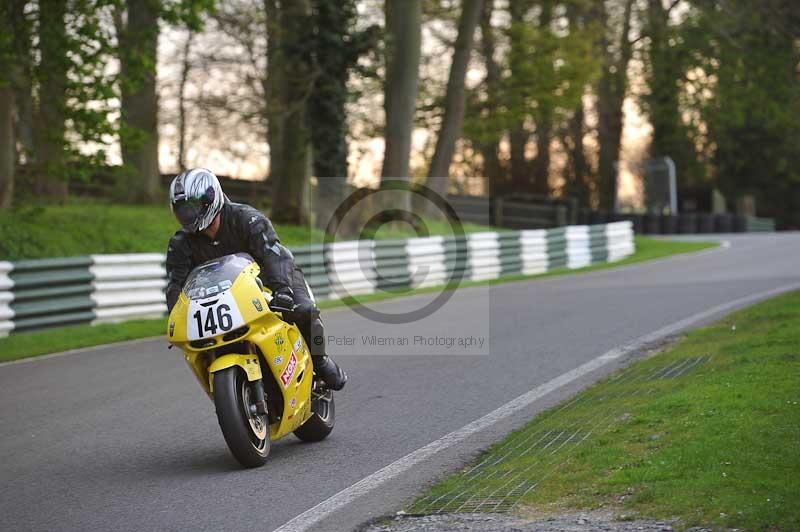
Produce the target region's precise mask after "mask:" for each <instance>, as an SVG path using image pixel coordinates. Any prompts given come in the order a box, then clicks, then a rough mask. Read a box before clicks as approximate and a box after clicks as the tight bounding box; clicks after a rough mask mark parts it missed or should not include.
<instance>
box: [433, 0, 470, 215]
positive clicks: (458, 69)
mask: <svg viewBox="0 0 800 532" xmlns="http://www.w3.org/2000/svg"><path fill="white" fill-rule="evenodd" d="M482 4H483V0H464V1H463V7H462V8H461V18H460V20H459V23H458V36H457V37H456V43H455V47H454V51H453V62H452V64H451V65H450V77H449V79H448V80H447V93H446V94H445V100H444V117H443V118H442V128H441V130H440V131H439V136H438V138H437V140H436V149H435V150H434V152H433V158H432V159H431V166H430V169H429V170H428V186H429V187H431V188H432V189H433V190H434V191H435V192H437V193H438V194H439V195H440V196H442V197H445V196H446V195H447V187H448V184H449V182H450V180H449V177H450V163H451V162H452V160H453V153H454V152H455V149H456V141H457V140H458V137H459V136H460V135H461V125H462V124H463V122H464V107H465V104H466V91H465V89H464V85H465V78H466V75H467V67H468V66H469V58H470V55H471V53H472V43H473V41H474V37H475V27H476V26H477V25H478V19H479V18H480V15H481V7H482ZM432 178H439V179H432ZM431 207H432V209H431V210H430V211H429V213H428V214H429V215H435V214H436V213H439V210H438V209H436V208H435V207H433V206H432V205H431Z"/></svg>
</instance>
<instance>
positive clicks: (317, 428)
mask: <svg viewBox="0 0 800 532" xmlns="http://www.w3.org/2000/svg"><path fill="white" fill-rule="evenodd" d="M335 421H336V405H335V403H334V402H333V392H332V391H331V390H325V393H321V394H317V393H316V392H313V395H312V399H311V417H310V418H308V421H306V422H305V423H303V425H302V426H301V427H300V428H298V429H297V430H295V431H294V435H295V436H297V437H298V438H300V439H301V440H302V441H305V442H315V441H321V440H324V439H325V438H326V437H327V436H328V434H330V433H331V431H332V430H333V424H334V422H335Z"/></svg>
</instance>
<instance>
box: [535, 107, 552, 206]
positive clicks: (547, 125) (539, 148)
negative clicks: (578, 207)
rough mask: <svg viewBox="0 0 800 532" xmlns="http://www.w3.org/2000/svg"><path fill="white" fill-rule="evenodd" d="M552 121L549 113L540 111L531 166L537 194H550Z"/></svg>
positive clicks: (544, 110) (545, 110)
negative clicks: (534, 154) (534, 153)
mask: <svg viewBox="0 0 800 532" xmlns="http://www.w3.org/2000/svg"><path fill="white" fill-rule="evenodd" d="M552 129H553V119H552V117H551V116H550V111H549V110H547V109H542V112H540V113H539V119H538V121H537V123H536V158H535V159H534V160H533V163H532V164H531V169H532V174H533V190H534V192H536V193H537V194H541V195H544V196H547V195H549V194H550V141H551V140H552Z"/></svg>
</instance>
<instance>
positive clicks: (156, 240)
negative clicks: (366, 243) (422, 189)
mask: <svg viewBox="0 0 800 532" xmlns="http://www.w3.org/2000/svg"><path fill="white" fill-rule="evenodd" d="M425 225H426V226H427V229H428V231H429V232H430V234H450V233H452V231H451V230H450V227H449V226H448V225H447V223H445V222H439V221H435V220H425ZM275 229H276V230H277V232H278V235H279V236H280V238H281V241H282V242H283V243H284V244H286V245H287V246H289V247H297V246H303V245H307V244H312V243H317V242H322V241H323V239H324V232H323V231H321V230H319V229H316V228H311V227H303V226H295V225H285V224H276V226H275ZM177 230H178V224H177V223H176V222H175V219H174V218H173V217H172V214H171V213H170V210H169V206H168V205H167V204H166V203H165V204H164V205H126V204H120V203H110V202H103V201H99V200H89V199H81V198H74V199H72V200H70V201H69V203H67V204H66V205H22V206H19V207H15V208H13V209H6V210H0V260H22V259H40V258H51V257H72V256H78V255H89V254H93V253H145V252H158V253H164V252H165V251H166V247H167V241H168V240H169V237H171V236H172V235H173V234H174V233H175V231H177ZM487 230H492V228H490V227H486V226H482V225H477V224H470V223H467V224H464V231H466V232H468V233H471V232H477V231H487ZM409 236H416V235H415V232H414V230H413V229H412V228H411V227H410V226H407V225H405V224H390V225H387V226H383V227H381V228H379V229H378V231H377V232H376V234H375V237H376V238H379V239H390V238H406V237H409Z"/></svg>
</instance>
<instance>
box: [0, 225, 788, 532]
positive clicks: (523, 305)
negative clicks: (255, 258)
mask: <svg viewBox="0 0 800 532" xmlns="http://www.w3.org/2000/svg"><path fill="white" fill-rule="evenodd" d="M726 239H727V240H729V241H730V243H731V245H730V247H728V248H724V249H718V250H714V251H710V252H702V253H698V254H693V255H686V256H678V257H674V258H670V259H666V260H661V261H657V262H652V263H643V264H639V265H635V266H629V267H624V268H621V269H616V270H608V271H601V272H594V273H590V274H585V275H578V276H567V277H560V278H551V279H546V280H539V281H532V282H518V283H508V284H503V285H495V286H491V287H482V288H471V289H464V290H460V291H457V292H455V293H454V294H453V297H452V298H451V299H450V300H449V301H448V302H447V303H446V304H445V305H444V306H443V307H442V308H440V309H439V310H437V311H436V312H435V313H434V314H432V315H431V316H429V317H427V318H426V319H424V320H421V321H417V322H415V323H410V324H405V325H388V324H384V323H380V322H375V321H370V320H368V319H366V318H364V317H362V316H360V315H358V314H356V313H354V312H353V311H352V310H349V309H341V310H333V311H328V312H326V313H325V320H326V326H327V330H328V331H329V333H330V334H331V335H333V336H335V337H336V339H335V340H336V342H337V343H339V345H336V346H332V347H331V351H332V352H333V353H334V354H335V355H336V356H337V359H338V360H339V361H340V363H341V364H342V365H344V366H345V367H346V368H347V370H348V372H349V374H350V383H349V384H348V386H347V388H346V389H345V390H344V391H343V392H341V393H339V394H338V395H337V396H336V407H337V424H336V429H335V430H334V433H333V434H332V435H331V437H330V438H329V439H328V440H326V441H324V442H322V443H318V444H302V443H300V442H299V441H298V440H296V439H294V438H293V437H290V438H287V439H284V440H281V441H280V442H277V443H275V444H274V445H273V450H272V454H271V456H270V460H269V462H268V463H267V465H266V466H265V467H263V468H260V469H257V470H249V471H244V470H241V469H240V468H239V467H238V466H237V465H236V463H235V462H234V461H233V459H232V458H231V457H230V455H229V453H228V450H227V448H226V447H225V443H224V441H223V439H222V436H221V434H220V432H219V428H218V426H217V422H216V419H215V416H214V409H213V405H212V404H211V402H210V401H209V400H208V399H207V398H206V397H205V395H204V394H203V392H202V391H201V389H200V387H199V385H198V384H197V383H196V382H195V380H194V377H193V376H192V375H191V373H190V372H189V370H188V368H187V367H186V366H185V364H184V362H183V360H182V359H181V357H180V354H179V353H177V352H175V351H174V350H173V351H168V350H167V349H166V344H165V342H164V341H163V340H148V341H140V342H134V343H129V344H125V345H122V346H111V347H104V348H100V349H92V350H85V351H80V352H76V353H71V354H68V355H64V356H57V357H50V358H45V359H40V360H32V361H28V362H24V363H16V364H7V365H3V366H0V433H1V434H2V439H1V440H0V457H2V459H0V479H1V480H2V482H1V483H0V530H4V531H5V530H8V531H18V530H19V531H22V530H36V531H57V530H75V531H95V530H97V531H108V530H115V531H125V530H190V529H191V530H194V531H203V530H216V531H219V530H225V531H239V530H241V531H245V530H246V531H255V530H257V531H269V530H275V529H276V528H278V527H281V526H282V525H284V524H285V523H287V522H291V523H294V524H292V525H290V527H292V526H293V527H294V528H293V529H302V526H303V525H302V520H300V521H298V520H297V519H295V518H296V517H297V516H301V515H304V516H305V517H306V521H308V519H307V518H308V515H309V513H308V512H307V510H309V509H311V508H313V507H315V506H317V505H318V504H320V503H323V504H322V505H321V506H319V507H318V508H325V509H326V510H325V511H326V513H325V515H324V519H322V520H321V521H320V522H319V523H316V524H314V526H313V530H317V531H339V530H348V529H352V528H354V527H357V526H358V525H359V524H360V523H363V522H365V521H367V520H369V519H371V518H374V517H377V516H380V515H384V514H386V513H389V512H393V511H396V510H398V509H400V508H401V507H402V505H403V503H404V502H407V501H409V500H410V498H413V496H414V494H415V493H416V492H417V491H418V490H420V489H422V488H423V487H424V486H425V485H426V484H427V483H429V482H431V481H432V480H434V479H435V478H437V477H438V476H439V475H441V474H442V471H444V470H448V469H453V468H455V467H458V466H459V465H460V464H462V463H463V461H464V460H466V459H468V458H469V457H470V456H472V455H473V454H474V453H475V452H476V451H477V450H479V449H481V448H483V447H485V446H487V445H488V444H489V443H490V442H492V441H494V440H495V439H496V438H498V437H500V436H501V435H502V434H504V433H506V432H507V431H509V430H511V429H512V428H514V427H516V426H518V425H519V424H520V423H522V422H523V421H524V420H525V419H528V418H530V416H532V415H533V414H534V413H536V412H537V411H540V410H541V409H543V408H546V407H547V406H549V405H551V404H553V403H554V402H556V401H558V400H560V399H562V398H564V397H566V396H568V395H569V394H571V393H574V392H575V391H576V390H577V389H579V388H580V387H582V386H585V385H586V384H587V383H589V382H591V381H593V380H595V379H597V378H598V377H600V376H601V375H603V374H606V373H608V372H609V371H612V370H614V369H615V368H617V367H619V366H620V365H621V364H624V363H625V361H626V359H627V358H628V356H627V355H626V356H625V357H619V358H615V359H613V360H612V359H611V358H609V359H608V363H604V364H602V365H600V364H598V365H597V368H596V369H594V370H593V371H590V372H587V373H585V374H580V376H579V377H578V378H575V379H572V380H570V381H569V382H568V383H567V384H566V385H564V386H561V387H559V388H558V389H555V390H554V391H552V393H549V394H547V395H545V396H543V397H541V398H539V399H537V400H536V401H533V402H532V404H530V405H527V406H525V407H524V408H519V409H517V410H516V411H515V412H514V413H513V414H512V415H508V416H502V417H498V418H497V419H496V422H492V423H491V424H489V425H487V426H482V428H481V430H480V431H477V432H475V433H474V434H473V433H470V434H469V435H468V436H465V437H463V438H461V439H458V440H457V441H456V440H454V439H452V438H450V439H448V438H444V439H442V437H443V436H446V435H448V434H450V433H452V432H453V431H457V430H458V429H461V428H462V427H464V426H466V425H469V424H470V423H471V422H473V421H475V420H476V419H478V418H481V417H482V416H485V415H486V414H488V413H490V412H492V411H495V410H496V409H498V408H501V409H502V406H503V405H504V404H506V403H508V402H509V401H511V400H513V399H515V398H517V397H518V396H520V395H523V394H526V393H527V392H529V391H530V390H532V389H536V388H537V387H539V386H541V385H543V384H545V383H549V382H551V381H553V379H556V378H558V377H559V376H561V375H564V374H565V373H567V372H570V371H572V370H575V369H576V368H579V367H581V366H582V365H584V364H586V363H587V362H589V361H592V360H595V359H597V357H599V356H600V355H602V354H603V353H606V352H609V351H610V350H613V349H614V348H616V347H617V346H620V345H624V344H626V343H629V342H631V341H632V340H634V339H637V338H641V337H642V336H646V335H648V334H650V335H652V333H653V332H654V331H658V330H667V329H669V326H671V324H675V323H676V322H681V320H684V319H685V318H686V317H687V316H693V315H695V316H699V317H698V319H697V320H696V321H698V323H694V322H693V323H692V324H691V325H693V326H694V325H698V324H699V322H705V321H710V320H711V319H713V318H714V317H716V316H717V315H719V314H721V313H722V312H723V311H728V310H730V307H737V306H740V305H741V304H744V300H743V298H748V297H750V296H752V297H750V299H749V300H748V301H752V300H754V299H757V298H758V297H760V296H761V295H764V294H766V293H767V292H770V291H775V290H776V289H778V290H780V289H783V288H786V287H789V286H792V285H797V283H798V282H800V268H799V267H798V265H800V234H774V235H754V236H731V237H726ZM433 297H434V296H433V295H426V296H416V297H412V298H406V299H402V300H395V301H384V302H381V303H379V304H374V305H372V308H374V309H377V310H380V311H383V312H388V313H397V312H402V311H408V310H413V309H414V308H419V307H420V306H421V305H423V304H425V303H426V302H428V301H430V300H432V299H433ZM736 301H740V302H739V303H734V304H733V305H731V306H730V307H719V306H720V305H725V304H727V303H730V302H736ZM715 307H718V310H712V311H710V312H706V311H709V309H714V308H715ZM665 327H667V329H665ZM681 327H682V326H681V325H679V326H678V327H673V330H674V329H675V328H681ZM673 332H674V331H673ZM372 336H374V337H375V338H374V339H373V338H372ZM415 336H418V337H421V338H420V339H419V340H415V338H414V337H415ZM403 338H405V339H407V340H408V341H409V345H403V344H402V343H403ZM481 338H483V339H484V344H483V345H480V344H479V341H480V339H481ZM459 340H460V343H459ZM415 342H416V343H417V345H414V344H415ZM348 343H350V344H351V345H346V344H348ZM380 343H383V344H385V345H378V344H380ZM584 367H585V366H584ZM484 425H485V424H484ZM431 442H438V443H441V442H446V444H444V445H438V447H436V448H437V449H439V452H436V453H432V454H431V455H430V456H428V457H427V458H426V459H425V460H419V461H417V462H415V463H413V464H412V465H413V466H412V465H408V464H406V465H407V466H408V467H405V468H400V469H397V470H396V472H395V474H393V475H390V476H385V477H382V480H380V481H379V482H378V481H376V482H372V483H371V484H370V483H368V485H369V486H370V487H369V489H367V490H362V491H360V492H359V494H358V496H357V497H351V498H349V499H348V498H343V497H342V496H341V493H340V492H342V490H348V488H350V487H351V486H353V485H354V484H355V483H357V482H359V481H360V480H362V479H364V478H365V477H368V478H369V479H373V480H374V479H375V478H376V477H375V475H374V474H375V472H376V471H379V470H381V469H382V468H385V466H387V465H390V464H394V463H403V462H402V460H401V459H402V458H403V457H405V456H407V455H408V454H409V453H413V452H414V451H417V450H418V449H420V448H423V447H425V446H426V445H429V444H431ZM398 460H401V462H396V461H398ZM406 462H408V461H407V460H406ZM351 492H352V490H351ZM351 492H347V491H345V493H351ZM337 493H340V495H339V496H337V495H336V494H337ZM331 497H334V498H333V499H330V501H328V502H325V501H326V500H328V499H329V498H331ZM331 501H332V502H331ZM347 501H350V502H349V503H347V504H345V503H346V502H347ZM304 512H305V514H304ZM312 513H313V512H312ZM293 519H295V521H292V520H293ZM290 527H285V528H284V529H289V528H290Z"/></svg>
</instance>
